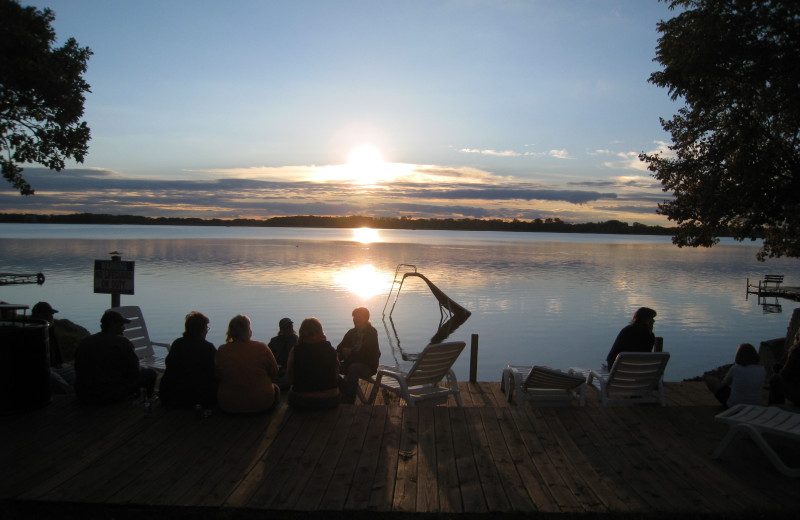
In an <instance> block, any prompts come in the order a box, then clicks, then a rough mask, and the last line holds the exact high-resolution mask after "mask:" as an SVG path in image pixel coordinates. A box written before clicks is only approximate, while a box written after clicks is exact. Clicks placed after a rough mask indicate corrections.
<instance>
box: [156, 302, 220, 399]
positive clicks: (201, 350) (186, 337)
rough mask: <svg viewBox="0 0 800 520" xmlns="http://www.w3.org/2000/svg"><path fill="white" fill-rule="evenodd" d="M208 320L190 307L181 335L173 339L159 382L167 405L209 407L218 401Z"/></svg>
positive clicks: (160, 393)
mask: <svg viewBox="0 0 800 520" xmlns="http://www.w3.org/2000/svg"><path fill="white" fill-rule="evenodd" d="M209 323H210V320H209V319H208V318H207V317H206V316H205V315H203V314H202V313H200V312H197V311H192V312H190V313H189V314H187V315H186V318H185V319H184V331H183V335H182V336H181V337H180V338H178V339H176V340H175V341H173V342H172V346H171V347H170V349H169V354H167V358H166V359H165V360H164V361H165V363H166V366H167V369H166V371H165V372H164V375H163V376H161V383H160V384H159V387H158V389H159V392H158V395H159V398H160V399H161V401H162V402H163V403H164V404H166V405H168V406H197V405H200V406H201V407H202V408H203V409H206V410H207V409H209V408H211V407H212V406H213V405H214V404H215V403H216V402H217V382H216V375H215V372H214V371H215V367H214V357H215V356H216V353H217V349H216V347H214V345H213V344H212V343H211V342H209V341H207V340H206V335H207V334H208V324H209Z"/></svg>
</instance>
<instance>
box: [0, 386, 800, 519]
mask: <svg viewBox="0 0 800 520" xmlns="http://www.w3.org/2000/svg"><path fill="white" fill-rule="evenodd" d="M462 388H463V389H462V392H465V393H468V394H469V395H470V396H477V397H476V401H475V403H477V404H480V403H481V402H484V403H485V402H493V401H496V400H497V397H498V395H499V396H502V397H504V395H503V394H501V393H500V392H499V383H479V384H476V385H468V384H465V386H464V387H462ZM667 396H668V400H669V403H670V406H667V407H666V408H661V407H658V406H643V405H633V406H632V405H624V404H622V405H617V406H612V407H609V408H601V407H599V403H598V400H597V398H596V396H593V397H592V398H590V400H589V403H588V405H587V407H586V408H577V407H571V408H557V409H551V408H543V409H530V408H528V409H521V408H518V407H506V406H502V407H495V406H493V407H491V408H466V409H462V408H457V407H455V406H448V407H436V408H425V409H411V408H408V407H405V406H397V405H390V406H375V407H373V406H342V407H340V408H339V409H337V410H336V411H335V412H334V413H335V414H336V419H335V420H333V421H327V422H320V421H321V420H322V415H319V414H317V415H309V416H306V417H305V418H298V417H297V413H296V412H294V411H291V410H289V409H288V407H287V406H286V404H285V402H283V403H281V405H280V407H279V408H278V410H276V411H275V412H273V413H272V414H271V415H265V416H247V417H243V416H230V415H225V414H221V413H220V414H218V415H217V414H215V415H214V416H212V417H211V418H210V419H207V420H204V421H197V420H196V419H195V418H194V415H193V414H192V413H191V412H190V411H187V410H171V409H166V408H163V407H160V406H157V407H155V409H154V410H153V412H152V413H151V414H150V415H145V414H144V413H143V412H142V409H141V407H134V406H132V405H131V404H130V403H124V405H123V404H119V405H112V406H109V407H82V406H78V405H77V404H76V403H75V401H74V397H66V396H64V397H62V396H56V397H54V402H53V403H52V405H50V406H46V407H43V408H41V409H39V410H34V411H31V412H28V413H26V414H20V415H16V416H2V417H0V446H3V449H0V499H2V500H0V502H2V503H3V504H5V505H8V504H9V502H8V500H9V499H11V500H19V499H20V498H24V499H26V502H13V503H14V504H27V506H25V507H31V508H38V507H42V508H46V509H48V510H49V509H50V508H53V507H56V506H55V505H54V504H58V503H59V501H69V502H70V503H71V505H70V507H72V508H75V509H74V510H75V511H77V510H80V509H81V508H83V507H89V508H98V507H100V508H104V507H117V506H120V505H124V504H129V505H130V506H131V507H134V508H136V509H137V510H139V511H140V513H141V514H142V515H145V516H146V515H147V514H149V512H150V511H151V510H150V509H149V507H151V506H159V507H161V506H169V507H172V506H206V507H211V508H214V510H218V511H221V512H222V514H227V515H233V516H235V515H237V514H239V510H236V509H235V508H236V507H242V508H250V507H253V510H250V511H251V512H252V511H255V510H256V509H261V510H264V511H265V512H268V511H275V510H278V509H280V510H281V511H290V510H294V511H303V512H309V513H311V512H314V511H324V512H335V511H374V512H389V511H393V510H397V511H401V509H397V508H396V507H395V505H396V504H399V505H402V506H403V507H407V509H402V511H408V512H411V513H421V514H425V513H437V512H438V513H439V514H441V513H445V514H447V513H460V512H465V513H484V514H485V513H487V512H489V511H500V512H503V511H508V512H511V511H513V512H514V513H513V514H517V513H520V514H524V513H532V512H537V511H538V512H542V513H547V512H562V511H565V512H569V511H574V512H588V513H590V514H597V513H599V514H602V513H607V514H653V513H655V514H667V513H674V512H676V511H679V512H685V513H686V514H694V513H696V514H703V513H711V514H723V515H724V514H728V513H732V512H734V511H735V512H736V514H743V513H746V512H758V513H759V514H771V515H772V516H775V515H778V516H781V515H783V516H787V515H788V514H795V513H796V511H797V510H798V509H800V494H798V493H797V492H796V486H797V482H796V481H795V480H793V479H787V478H786V477H783V476H782V475H781V474H780V473H778V472H777V471H775V469H774V468H773V467H772V465H771V464H770V463H769V462H768V461H766V460H765V457H764V456H763V454H762V453H761V452H760V450H758V449H757V447H755V446H754V445H753V444H752V443H751V442H748V441H747V440H746V439H742V440H740V441H736V442H735V443H734V444H733V445H732V446H731V450H730V451H729V452H727V453H726V455H725V457H723V458H722V459H721V460H714V459H711V456H710V454H711V452H712V451H713V449H714V448H715V447H716V445H717V443H718V442H719V441H720V440H721V439H722V437H723V436H724V435H725V433H726V432H727V426H725V425H723V424H719V423H717V422H715V421H714V420H713V416H714V414H715V413H716V412H717V411H718V410H719V407H718V406H717V405H716V404H715V400H714V398H713V395H711V394H710V392H708V390H707V389H705V385H704V384H703V383H702V382H686V383H668V387H667ZM465 402H467V399H465ZM693 403H707V404H702V405H699V404H693ZM449 404H450V405H453V404H454V403H449ZM312 416H313V419H312V418H311V417H312ZM308 421H315V422H308ZM401 440H402V443H401ZM409 447H413V448H414V449H413V451H409ZM780 449H782V450H786V453H787V455H788V456H789V457H790V458H791V457H795V459H797V458H798V457H800V447H798V446H795V445H791V444H784V445H783V446H781V447H780ZM198 454H201V455H198ZM408 455H411V456H413V457H414V460H413V461H411V460H410V459H409V460H402V459H403V458H404V457H405V456H408ZM337 471H341V472H340V473H337ZM515 474H516V476H515ZM399 478H400V479H402V480H400V479H399ZM509 482H510V483H511V484H510V486H509ZM427 484H430V485H427ZM336 486H338V488H337V489H336V490H335V491H334V489H333V487H336ZM509 489H513V490H514V491H513V492H512V493H514V494H515V496H510V497H509V496H507V493H508V490H509ZM396 490H397V495H396V494H395V493H396ZM523 491H524V493H525V494H527V496H528V501H529V505H528V506H521V505H520V504H521V502H520V501H519V497H521V496H522V493H523ZM327 498H330V499H331V500H330V502H328V503H327V504H326V505H325V506H323V505H322V504H323V499H327ZM593 500H594V501H593ZM515 501H516V505H513V506H512V503H515ZM234 505H235V507H234ZM498 505H499V507H497V506H498ZM119 511H123V509H119ZM241 511H245V510H244V509H243V510H241ZM67 514H68V512H67ZM137 514H138V513H137ZM253 514H257V513H253ZM39 516H41V515H39Z"/></svg>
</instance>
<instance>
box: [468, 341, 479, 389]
mask: <svg viewBox="0 0 800 520" xmlns="http://www.w3.org/2000/svg"><path fill="white" fill-rule="evenodd" d="M469 382H470V383H477V382H478V335H477V334H473V335H472V342H471V344H470V353H469Z"/></svg>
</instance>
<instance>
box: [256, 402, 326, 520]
mask: <svg viewBox="0 0 800 520" xmlns="http://www.w3.org/2000/svg"><path fill="white" fill-rule="evenodd" d="M329 413H334V414H335V413H336V410H334V411H329ZM292 423H294V424H296V426H295V427H293V428H292V429H291V434H289V430H288V428H284V429H282V430H281V431H280V432H279V433H278V436H277V438H276V439H275V442H274V443H273V445H272V447H271V448H270V451H269V453H268V454H267V456H266V458H265V460H264V462H265V466H266V467H267V468H269V469H268V471H267V472H266V473H265V474H264V475H263V477H262V479H261V481H260V482H259V483H258V486H257V488H256V489H255V491H254V492H253V494H252V496H251V497H250V499H249V500H248V501H247V507H251V508H256V509H268V508H271V507H272V504H273V503H274V502H276V501H278V500H280V493H281V490H282V488H283V483H284V482H285V481H286V479H287V478H289V477H288V476H289V475H296V474H298V473H299V472H301V471H302V469H301V468H300V459H301V457H302V455H303V452H304V451H305V450H306V448H307V447H308V444H309V442H311V439H313V433H314V425H315V423H316V421H315V420H313V419H312V418H311V415H310V414H306V413H292V416H291V417H290V418H289V420H288V421H287V424H286V426H287V427H288V426H289V425H290V424H292Z"/></svg>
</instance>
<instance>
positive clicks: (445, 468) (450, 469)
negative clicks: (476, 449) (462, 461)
mask: <svg viewBox="0 0 800 520" xmlns="http://www.w3.org/2000/svg"><path fill="white" fill-rule="evenodd" d="M452 409H453V408H450V407H443V406H435V407H433V408H432V410H433V421H434V435H435V439H434V442H435V443H436V479H437V484H438V492H439V496H438V501H439V510H440V511H442V512H445V513H462V512H463V511H464V506H463V503H462V500H461V483H460V481H459V478H458V467H457V465H456V454H455V449H454V442H453V435H454V434H456V435H461V432H457V433H456V432H453V430H452V428H451V423H450V413H449V410H452Z"/></svg>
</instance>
